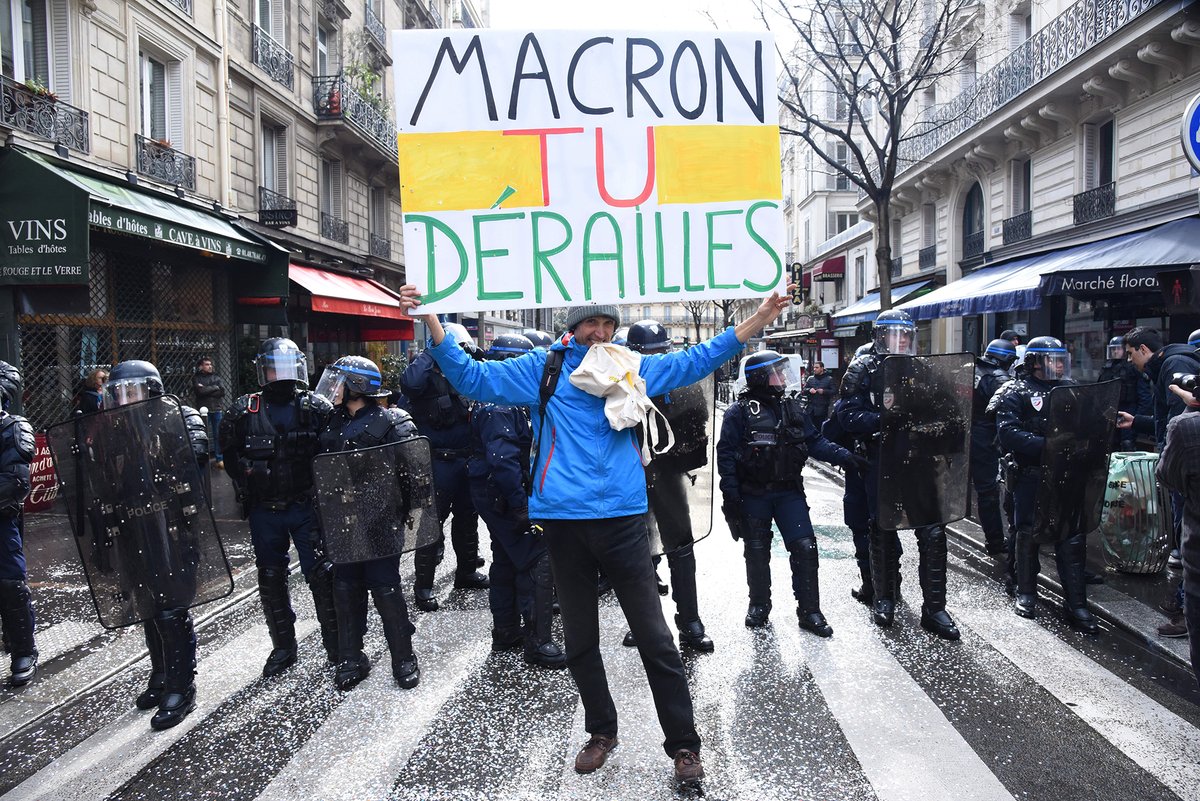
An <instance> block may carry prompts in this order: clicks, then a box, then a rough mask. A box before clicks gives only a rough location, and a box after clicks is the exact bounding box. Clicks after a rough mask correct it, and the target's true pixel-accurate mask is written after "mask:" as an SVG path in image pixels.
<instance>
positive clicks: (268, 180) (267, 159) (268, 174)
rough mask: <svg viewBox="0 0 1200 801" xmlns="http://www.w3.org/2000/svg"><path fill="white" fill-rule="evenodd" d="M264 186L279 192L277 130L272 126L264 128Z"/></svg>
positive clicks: (264, 126) (262, 134)
mask: <svg viewBox="0 0 1200 801" xmlns="http://www.w3.org/2000/svg"><path fill="white" fill-rule="evenodd" d="M261 136H262V185H263V186H265V187H266V188H267V189H270V190H271V191H272V192H278V191H279V189H278V183H277V181H276V178H275V164H276V162H277V161H278V159H277V157H276V154H275V129H274V128H272V127H271V126H270V125H263V126H262V132H261Z"/></svg>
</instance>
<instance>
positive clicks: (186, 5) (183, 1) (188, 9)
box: [166, 0, 192, 17]
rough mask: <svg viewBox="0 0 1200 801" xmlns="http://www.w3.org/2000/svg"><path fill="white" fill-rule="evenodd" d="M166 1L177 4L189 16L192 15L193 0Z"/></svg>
mask: <svg viewBox="0 0 1200 801" xmlns="http://www.w3.org/2000/svg"><path fill="white" fill-rule="evenodd" d="M166 2H167V3H168V4H170V5H173V6H175V7H176V8H178V9H179V10H180V11H182V12H183V13H184V14H187V15H188V16H189V17H190V16H192V0H166Z"/></svg>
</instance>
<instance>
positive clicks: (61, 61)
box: [0, 0, 71, 102]
mask: <svg viewBox="0 0 1200 801" xmlns="http://www.w3.org/2000/svg"><path fill="white" fill-rule="evenodd" d="M67 3H68V0H5V2H0V66H2V70H3V73H4V75H6V76H8V77H9V78H12V79H13V80H15V81H17V82H18V83H24V82H26V81H33V82H36V83H38V84H40V85H42V86H44V87H46V88H47V89H49V90H50V91H52V92H54V95H55V96H56V97H57V98H58V99H59V100H64V101H67V102H70V101H71V40H70V12H69V9H68V6H67Z"/></svg>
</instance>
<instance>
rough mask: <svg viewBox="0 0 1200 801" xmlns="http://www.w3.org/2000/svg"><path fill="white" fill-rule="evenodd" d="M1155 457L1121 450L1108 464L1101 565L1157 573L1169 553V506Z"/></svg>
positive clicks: (1101, 533)
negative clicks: (1157, 478)
mask: <svg viewBox="0 0 1200 801" xmlns="http://www.w3.org/2000/svg"><path fill="white" fill-rule="evenodd" d="M1157 466H1158V454H1157V453H1143V452H1140V451H1122V452H1117V453H1114V454H1112V456H1111V457H1110V459H1109V462H1108V486H1107V487H1106V488H1105V490H1104V511H1103V513H1102V516H1101V518H1100V542H1101V545H1102V546H1103V549H1104V562H1105V564H1107V565H1108V566H1109V567H1112V568H1115V569H1116V570H1120V571H1122V572H1124V573H1157V572H1159V571H1161V570H1162V569H1163V568H1164V567H1165V566H1166V564H1167V555H1168V553H1169V552H1170V550H1171V501H1170V496H1169V495H1168V493H1167V491H1166V490H1165V489H1163V488H1162V487H1160V486H1159V485H1158V481H1157V480H1156V479H1155V477H1154V469H1155V468H1156V467H1157Z"/></svg>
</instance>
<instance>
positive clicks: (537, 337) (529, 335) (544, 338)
mask: <svg viewBox="0 0 1200 801" xmlns="http://www.w3.org/2000/svg"><path fill="white" fill-rule="evenodd" d="M524 337H525V338H526V339H528V340H529V341H530V342H531V343H533V346H534V347H535V348H549V347H550V345H552V344H553V343H554V337H552V336H550V335H549V334H547V333H546V332H545V331H539V330H538V329H536V328H527V329H525V333H524Z"/></svg>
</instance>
